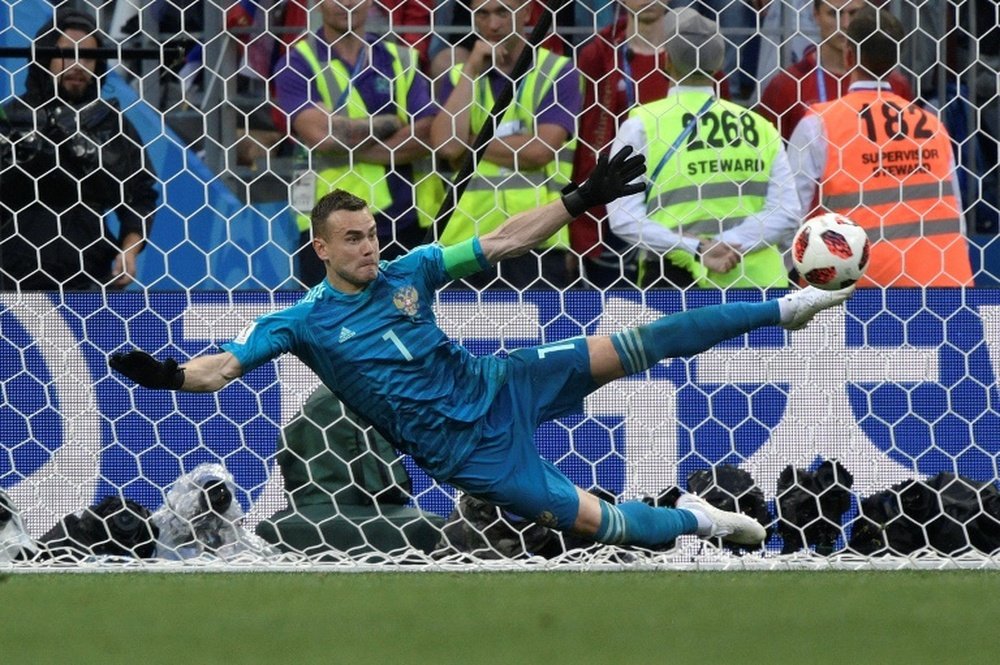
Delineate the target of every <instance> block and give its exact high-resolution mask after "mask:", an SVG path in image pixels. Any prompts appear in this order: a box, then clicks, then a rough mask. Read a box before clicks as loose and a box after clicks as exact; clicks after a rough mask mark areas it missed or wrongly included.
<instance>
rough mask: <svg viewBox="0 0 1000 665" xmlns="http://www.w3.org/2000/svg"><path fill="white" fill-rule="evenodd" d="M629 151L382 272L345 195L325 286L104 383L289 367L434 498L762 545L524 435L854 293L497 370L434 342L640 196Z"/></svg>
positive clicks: (518, 355) (497, 363) (598, 530)
mask: <svg viewBox="0 0 1000 665" xmlns="http://www.w3.org/2000/svg"><path fill="white" fill-rule="evenodd" d="M630 153H631V148H625V149H623V150H621V151H620V152H618V153H617V154H615V155H614V156H613V157H611V158H610V159H608V157H607V155H604V156H602V157H601V158H600V160H599V161H598V164H597V166H596V167H595V169H594V171H593V172H592V174H591V176H590V178H589V179H588V180H587V181H586V182H585V183H583V184H582V185H580V187H579V188H577V189H576V190H574V191H571V192H568V193H566V194H564V195H563V196H562V198H561V200H560V201H555V202H552V203H550V204H547V205H545V206H542V207H540V208H537V209H535V210H532V211H528V212H524V213H520V214H517V215H514V216H513V217H511V218H510V219H509V220H507V222H505V223H504V224H503V225H502V226H501V227H499V228H498V229H496V230H494V231H493V232H491V233H489V234H487V235H485V236H483V237H481V238H473V239H471V240H468V241H466V242H464V243H462V244H459V245H454V246H451V247H446V248H442V247H440V246H437V245H425V246H422V247H418V248H416V249H414V250H412V251H411V252H409V253H408V254H406V255H404V256H402V257H400V258H398V259H396V260H394V261H392V262H379V246H378V237H377V235H376V228H375V220H374V219H373V217H372V214H371V212H370V211H369V209H368V206H367V204H366V203H365V201H363V200H361V199H359V198H357V197H355V196H353V195H351V194H349V193H347V192H344V191H341V190H337V191H334V192H331V193H330V194H328V195H326V196H324V197H323V198H322V199H320V201H319V202H318V203H317V204H316V206H315V207H314V208H313V210H312V214H311V216H312V230H313V236H314V239H313V248H314V249H315V251H316V253H317V255H319V258H320V260H322V261H323V263H324V264H325V266H326V280H324V281H323V282H322V283H321V284H319V285H317V286H315V287H313V288H312V289H311V290H310V291H309V292H308V293H306V295H305V296H304V297H303V298H302V299H301V300H300V301H299V302H297V303H296V304H294V305H292V306H290V307H288V308H286V309H283V310H279V311H275V312H272V313H270V314H266V315H264V316H262V317H260V318H259V319H257V320H256V321H255V322H254V323H253V324H251V325H250V326H249V327H248V328H247V329H246V330H244V331H243V332H241V333H240V335H239V336H238V337H237V338H236V339H235V340H233V341H232V342H229V343H227V344H224V345H223V347H222V348H223V352H221V353H215V354H208V355H203V356H199V357H197V358H194V359H192V360H190V361H188V362H186V363H184V364H182V365H178V364H177V362H176V361H175V360H173V359H168V360H165V361H162V362H161V361H158V360H156V359H154V358H153V357H152V356H150V355H148V354H146V353H144V352H142V351H138V350H134V351H131V352H128V353H124V354H115V355H112V356H111V358H110V365H111V367H112V368H113V369H115V370H117V371H118V372H120V373H122V374H124V375H125V376H127V377H128V378H130V379H132V380H133V381H135V382H136V383H138V384H140V385H142V386H145V387H146V388H154V389H171V390H185V391H192V392H207V391H215V390H219V389H221V388H223V387H224V386H226V385H227V384H228V383H229V382H231V381H233V380H234V379H237V378H239V377H240V376H242V375H243V374H245V373H246V372H249V371H251V370H253V369H254V368H256V367H258V366H260V365H262V364H263V363H265V362H267V361H269V360H271V359H273V358H276V357H278V356H280V355H282V354H284V353H293V354H295V355H296V356H298V357H299V358H300V359H301V360H302V361H303V362H305V364H306V365H308V366H309V367H310V368H311V369H312V370H313V371H314V372H316V374H317V375H318V376H319V377H320V378H321V379H322V380H323V383H325V384H326V385H327V386H328V387H329V388H330V390H332V391H333V392H334V393H335V394H336V395H337V397H339V398H340V399H341V400H343V401H344V403H345V404H347V405H348V407H349V408H350V409H352V410H353V411H355V412H356V413H358V414H360V415H361V416H362V417H364V418H365V419H366V420H368V421H369V422H371V423H372V424H373V425H374V426H375V428H376V429H377V430H378V431H379V432H381V433H382V434H383V435H384V436H385V437H386V438H388V439H389V440H390V441H392V442H393V443H394V444H395V445H396V446H397V447H398V448H399V449H400V450H401V451H403V452H405V453H408V454H409V455H411V456H412V457H413V460H414V461H415V462H416V463H417V464H419V465H420V466H421V467H423V468H424V469H425V470H426V471H427V473H429V474H430V475H431V476H432V477H433V478H434V479H436V480H437V481H438V482H442V483H444V482H447V483H450V484H451V485H453V486H455V487H457V488H459V489H461V490H463V491H464V492H467V493H468V494H471V495H473V496H477V497H480V498H482V499H484V500H486V501H489V502H491V503H494V504H497V505H499V506H501V507H503V508H505V509H507V510H509V511H510V512H512V513H514V514H516V515H520V516H522V517H524V518H527V519H530V520H534V521H535V522H537V523H539V524H541V525H543V526H548V527H555V528H559V529H563V530H570V531H573V532H575V533H577V534H580V535H583V536H586V537H589V538H593V539H594V540H596V541H599V542H602V543H613V544H624V545H639V546H647V547H653V546H658V545H662V544H664V543H667V542H669V541H671V540H673V539H674V538H675V537H676V536H678V535H680V534H697V535H699V536H702V537H706V538H708V537H721V538H723V539H726V540H728V541H730V542H733V543H736V544H748V545H749V544H757V543H760V542H761V541H763V539H764V537H765V532H764V528H763V527H762V526H761V525H760V524H758V523H757V522H756V521H754V520H753V519H751V518H750V517H747V516H745V515H741V514H738V513H731V512H726V511H722V510H719V509H717V508H715V507H713V506H711V505H709V504H708V503H707V502H705V501H704V500H703V499H701V498H700V497H697V496H695V495H693V494H685V495H683V496H682V497H681V499H680V500H679V501H678V503H677V508H657V507H652V506H648V505H647V504H645V503H643V502H641V501H629V502H625V503H621V504H619V505H612V504H610V503H608V502H606V501H603V500H601V499H599V498H597V497H596V496H593V495H592V494H589V493H587V492H584V491H583V490H582V489H579V488H577V487H576V486H574V485H573V484H572V483H571V482H570V481H569V479H568V478H567V477H566V476H565V475H563V473H562V472H561V471H559V470H558V469H557V468H556V467H555V465H553V464H551V463H550V462H548V461H547V460H544V459H543V458H541V457H540V456H539V454H538V451H537V449H536V448H535V445H534V432H535V430H536V429H537V428H538V426H539V425H540V424H541V423H542V422H544V421H547V420H550V419H553V418H558V417H561V416H565V415H569V414H573V413H579V412H581V411H582V409H583V399H584V397H586V396H587V395H588V394H589V393H591V392H592V391H594V390H596V389H597V388H599V387H600V386H602V385H604V384H605V383H608V382H609V381H612V380H614V379H617V378H619V377H623V376H626V375H629V374H635V373H637V372H642V371H644V370H646V369H648V368H650V367H652V366H653V365H655V364H656V363H657V362H659V361H660V360H662V359H664V358H669V357H687V356H692V355H694V354H697V353H699V352H701V351H703V350H705V349H708V348H710V347H712V346H713V345H715V344H717V343H718V342H721V341H723V340H726V339H729V338H731V337H735V336H737V335H742V334H744V333H746V332H748V331H751V330H753V329H755V328H759V327H761V326H770V325H779V324H780V325H783V326H784V327H786V328H789V329H797V328H801V327H802V326H804V325H805V324H806V323H807V322H808V321H809V320H810V319H811V318H812V317H813V315H815V314H816V313H817V312H819V311H820V310H822V309H825V308H827V307H831V306H834V305H838V304H840V303H842V302H843V301H844V300H846V299H847V297H848V296H849V295H850V293H851V290H850V289H847V290H844V291H819V290H816V289H813V288H807V289H804V290H801V291H796V292H793V293H790V294H788V295H786V296H784V297H782V298H780V299H778V300H770V301H766V302H762V303H729V304H723V305H714V306H708V307H701V308H698V309H694V310H691V311H685V312H679V313H676V314H672V315H669V316H665V317H663V318H661V319H659V320H657V321H654V322H652V323H650V324H648V325H644V326H640V327H638V328H633V329H630V330H625V331H622V332H619V333H616V334H614V335H611V336H608V337H577V338H573V339H567V340H563V341H559V342H554V343H551V344H544V345H542V346H538V347H534V348H525V349H518V350H516V351H513V352H512V353H511V354H510V355H509V356H508V357H506V358H500V357H495V356H488V357H476V356H473V355H472V354H471V353H469V352H468V351H467V350H465V349H464V348H462V347H461V346H458V345H456V344H453V343H452V342H451V340H450V339H449V338H448V337H447V336H446V335H445V334H444V332H442V331H441V329H440V328H439V327H438V326H437V323H436V322H435V318H434V312H433V310H432V308H431V305H432V304H433V302H434V292H435V290H436V289H438V288H441V287H442V286H444V285H445V284H447V283H448V282H449V281H451V280H454V279H459V278H461V277H463V276H465V275H469V274H471V273H474V272H476V271H479V270H485V269H486V268H488V267H490V266H491V265H492V264H495V263H496V262H498V261H501V260H503V259H505V258H507V257H512V256H519V255H521V254H524V253H525V252H527V251H528V250H529V249H531V248H532V247H537V246H538V245H539V244H540V243H541V242H542V241H543V240H544V239H546V238H549V237H551V236H552V235H553V234H554V233H555V232H556V231H557V230H559V229H560V228H561V227H562V226H563V225H565V224H567V223H568V222H569V221H570V220H571V219H573V218H575V217H577V216H578V215H580V214H582V213H583V212H584V211H586V210H588V209H589V208H591V207H594V206H598V205H604V204H606V203H608V202H610V201H612V200H614V199H616V198H618V197H621V196H625V195H628V194H632V193H636V192H638V191H641V190H642V188H643V187H644V184H642V183H641V182H635V183H633V182H632V181H633V180H636V179H637V178H639V177H640V176H641V175H642V174H643V173H644V172H645V160H644V158H643V157H642V156H641V155H631V154H630Z"/></svg>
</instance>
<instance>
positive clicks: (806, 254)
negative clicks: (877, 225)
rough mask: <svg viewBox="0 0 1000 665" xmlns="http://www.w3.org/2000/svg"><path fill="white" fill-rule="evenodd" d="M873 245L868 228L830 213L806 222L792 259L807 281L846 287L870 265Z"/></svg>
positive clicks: (821, 286) (831, 288) (798, 234)
mask: <svg viewBox="0 0 1000 665" xmlns="http://www.w3.org/2000/svg"><path fill="white" fill-rule="evenodd" d="M870 248H871V244H870V243H869V242H868V234H867V233H865V230H864V229H863V228H861V227H860V226H858V225H857V224H855V223H854V222H852V221H851V220H850V219H848V218H847V217H845V216H843V215H838V214H837V213H832V212H828V213H826V214H825V215H818V216H816V217H812V218H810V219H807V220H806V221H805V222H803V224H802V226H800V227H799V230H798V231H796V232H795V239H794V240H793V241H792V262H793V263H794V264H795V269H796V270H797V271H798V272H799V275H801V276H802V279H804V280H805V281H806V282H807V283H808V284H811V285H812V286H815V287H816V288H818V289H825V290H827V291H834V290H836V289H843V288H846V287H848V286H850V285H851V284H854V283H855V282H856V281H858V280H859V279H861V276H862V275H864V274H865V270H866V269H867V268H868V255H869V251H870Z"/></svg>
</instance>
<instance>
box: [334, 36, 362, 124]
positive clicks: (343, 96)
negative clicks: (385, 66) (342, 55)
mask: <svg viewBox="0 0 1000 665" xmlns="http://www.w3.org/2000/svg"><path fill="white" fill-rule="evenodd" d="M368 52H369V49H368V48H362V49H361V52H360V53H358V59H357V60H355V61H354V67H353V68H352V69H351V74H350V76H348V78H347V87H346V88H344V89H343V90H342V91H341V93H340V97H339V98H338V99H337V103H336V104H335V105H334V107H333V108H335V109H339V108H340V107H342V106H343V105H344V102H346V101H347V95H349V94H351V86H352V85H353V84H354V83H355V82H356V81H357V79H358V77H359V76H360V75H361V70H363V69H364V68H365V63H366V61H367V60H368Z"/></svg>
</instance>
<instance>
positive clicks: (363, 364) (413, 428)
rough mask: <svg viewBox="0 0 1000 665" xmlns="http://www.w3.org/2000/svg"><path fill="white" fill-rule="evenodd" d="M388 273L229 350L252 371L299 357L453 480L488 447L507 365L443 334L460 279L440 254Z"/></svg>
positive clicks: (400, 262)
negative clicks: (439, 316)
mask: <svg viewBox="0 0 1000 665" xmlns="http://www.w3.org/2000/svg"><path fill="white" fill-rule="evenodd" d="M379 267H380V270H379V274H378V277H377V278H376V279H375V281H373V282H372V283H371V284H369V285H368V286H367V287H366V288H365V289H364V290H363V291H361V292H360V293H357V294H345V293H341V292H339V291H337V290H336V289H334V288H333V287H332V286H330V284H329V283H328V282H327V281H326V280H323V283H322V284H319V285H318V286H316V287H313V288H312V289H311V290H310V291H308V292H307V293H306V295H305V296H304V297H303V298H302V300H300V301H299V302H297V303H296V304H294V305H292V306H291V307H288V308H287V309H284V310H280V311H277V312H273V313H270V314H266V315H264V316H262V317H261V318H259V319H257V321H256V322H254V323H253V324H252V325H251V326H250V327H249V328H247V329H246V330H244V331H243V332H242V333H240V335H239V337H237V338H236V339H235V340H234V341H232V342H229V343H227V344H224V345H223V347H222V348H223V349H225V350H226V351H229V352H231V353H232V354H233V355H235V356H236V358H237V359H238V360H239V361H240V364H241V365H242V366H243V370H244V372H249V371H251V370H252V369H254V368H256V367H258V366H260V365H262V364H263V363H265V362H267V361H269V360H271V359H273V358H276V357H278V356H280V355H281V354H283V353H292V354H294V355H296V356H298V357H299V358H300V359H301V360H302V361H303V362H304V363H305V364H306V365H308V366H309V367H310V368H311V369H312V370H313V371H314V372H315V373H316V374H317V375H318V376H319V377H320V379H322V381H323V383H325V384H326V385H327V386H328V387H329V388H330V390H331V391H333V392H334V393H335V394H336V395H337V397H339V398H340V399H341V400H342V401H343V402H344V403H345V404H346V405H347V406H348V407H350V408H351V409H352V410H354V411H355V412H356V413H358V414H360V415H361V416H362V417H363V418H365V419H366V420H368V421H369V422H370V423H371V424H372V425H374V426H375V428H376V429H378V430H379V432H381V433H382V434H383V435H384V436H385V437H387V438H388V439H389V440H390V441H393V442H394V443H395V445H396V446H397V447H398V448H399V449H400V450H402V451H403V452H405V453H408V454H410V455H411V456H412V457H413V459H414V460H415V461H416V462H417V463H418V464H420V465H421V466H422V467H423V468H424V469H425V470H426V471H427V472H428V473H430V474H431V475H432V476H433V477H435V478H437V479H439V480H447V479H448V478H449V477H451V475H452V474H453V473H454V472H455V470H456V469H457V468H458V467H459V466H460V465H461V464H462V463H463V462H464V461H465V460H466V459H467V458H468V456H469V455H470V454H471V453H472V449H473V448H474V446H475V445H476V443H477V442H478V441H479V439H480V435H481V431H482V419H483V416H484V415H485V414H486V412H487V411H488V410H489V408H490V406H491V405H492V403H493V399H494V397H495V396H496V394H497V392H498V391H499V390H500V388H501V387H502V386H503V384H504V382H505V380H506V376H507V361H506V360H504V359H501V358H497V357H493V356H487V357H476V356H473V355H472V354H471V353H469V352H468V351H466V350H465V349H464V348H462V347H461V346H458V345H456V344H454V343H452V341H451V340H450V339H449V338H448V336H447V335H445V334H444V332H443V331H442V330H441V329H440V328H438V326H437V322H436V320H435V317H434V312H433V310H432V308H431V306H432V305H433V303H434V292H435V290H436V289H438V288H439V287H441V286H443V285H444V284H446V283H447V282H449V281H451V279H452V277H451V276H449V275H448V272H447V270H446V269H445V262H444V255H443V251H442V249H441V248H440V247H438V246H436V245H427V246H423V247H419V248H417V249H415V250H413V251H412V252H410V253H409V254H407V255H405V256H403V257H400V258H399V259H396V260H395V261H392V262H382V263H381V264H380V266H379Z"/></svg>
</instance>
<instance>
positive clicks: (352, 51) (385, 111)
mask: <svg viewBox="0 0 1000 665" xmlns="http://www.w3.org/2000/svg"><path fill="white" fill-rule="evenodd" d="M332 4H333V3H323V4H322V6H321V10H322V14H323V27H322V28H321V29H320V30H319V31H318V32H316V33H313V34H310V35H307V36H305V37H303V38H302V39H300V40H298V41H297V42H295V43H294V44H293V46H292V48H291V49H289V53H288V59H287V63H286V65H285V66H284V67H282V68H280V69H279V70H278V72H277V74H276V81H275V84H276V85H275V87H276V91H277V102H278V105H279V107H280V109H281V110H282V111H283V112H285V113H286V114H287V115H288V117H289V119H290V126H291V128H292V131H293V134H294V136H295V138H296V139H297V141H298V143H299V146H300V148H299V154H298V155H297V160H296V161H297V168H296V179H295V180H294V182H293V183H292V187H291V198H292V206H293V208H294V210H295V214H296V222H297V225H298V228H299V231H300V234H301V240H302V247H303V250H302V252H301V253H300V262H301V266H302V270H300V280H302V281H303V282H304V283H305V284H306V285H309V286H311V285H312V284H313V283H314V282H315V281H319V280H321V279H322V278H323V275H324V274H325V271H324V269H323V266H322V264H321V263H320V262H319V261H318V259H316V258H315V257H314V256H313V254H314V252H313V251H312V249H311V244H310V243H311V238H310V235H311V234H310V228H309V227H310V223H309V216H308V215H309V211H310V210H311V208H312V206H313V204H314V203H315V202H316V201H317V200H318V199H319V198H320V197H322V196H323V195H325V194H327V193H328V192H330V191H331V190H333V189H344V190H347V191H349V192H351V193H352V194H355V195H356V196H359V197H361V198H363V199H365V200H366V201H368V203H369V205H370V206H371V210H372V212H373V213H374V214H375V218H376V221H377V223H378V234H379V240H380V242H381V244H382V255H383V257H384V258H392V257H394V256H396V255H399V254H401V253H403V252H405V251H406V250H407V249H408V248H411V247H414V246H416V245H419V244H421V242H422V241H423V235H424V231H423V230H422V228H421V227H422V226H427V225H429V224H430V223H431V221H432V219H433V216H434V215H435V214H436V212H437V210H438V208H439V207H440V205H441V201H442V200H443V194H444V189H443V183H442V182H441V180H440V178H439V177H438V176H437V175H436V174H435V172H434V169H433V168H432V164H431V159H430V149H429V145H428V143H429V142H428V139H429V135H430V123H431V119H432V118H433V116H434V113H435V110H436V109H435V107H434V106H433V103H432V100H431V91H430V81H429V80H428V79H427V78H426V77H425V76H424V75H423V74H422V73H420V72H419V71H418V69H417V57H416V54H415V53H414V52H413V51H412V49H410V48H408V47H404V46H399V45H397V44H395V43H393V42H391V41H388V40H387V39H385V38H384V37H381V36H378V35H373V34H364V32H363V30H364V27H363V26H364V22H365V19H366V17H367V11H368V10H369V9H370V3H362V4H360V5H358V6H357V7H355V8H354V9H351V10H350V12H349V14H350V20H347V21H346V24H345V20H346V19H345V17H344V16H342V14H343V12H340V13H338V12H336V11H333V8H332ZM327 5H330V6H331V7H327ZM355 14H357V16H355ZM307 275H308V276H307Z"/></svg>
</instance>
